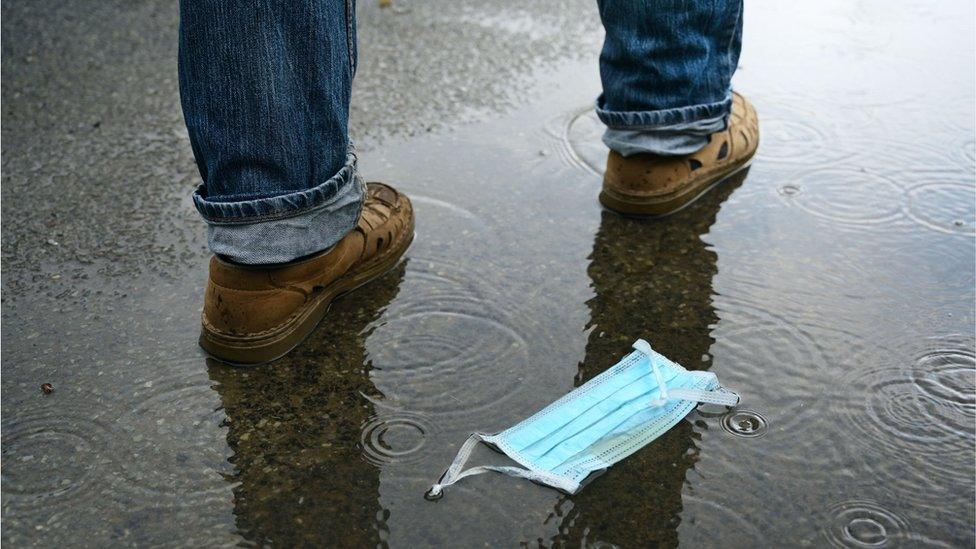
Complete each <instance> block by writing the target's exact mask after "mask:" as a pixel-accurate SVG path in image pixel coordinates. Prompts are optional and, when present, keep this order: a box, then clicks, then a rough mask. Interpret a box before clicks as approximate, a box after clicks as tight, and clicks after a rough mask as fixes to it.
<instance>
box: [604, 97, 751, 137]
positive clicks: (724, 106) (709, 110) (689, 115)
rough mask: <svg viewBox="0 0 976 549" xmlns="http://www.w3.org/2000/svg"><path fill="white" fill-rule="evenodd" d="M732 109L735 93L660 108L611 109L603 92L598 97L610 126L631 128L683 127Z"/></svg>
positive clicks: (724, 113) (663, 128)
mask: <svg viewBox="0 0 976 549" xmlns="http://www.w3.org/2000/svg"><path fill="white" fill-rule="evenodd" d="M731 110H732V93H731V92H729V94H728V96H727V97H726V98H725V99H724V100H722V101H719V102H717V103H704V104H699V105H689V106H687V107H676V108H673V109H661V110H656V111H611V110H607V109H605V108H604V102H603V95H602V94H601V95H600V97H598V98H597V100H596V115H597V116H598V117H599V118H600V121H602V122H603V123H604V124H606V125H607V127H608V128H614V129H627V130H666V129H672V128H673V129H679V128H681V127H683V126H688V125H689V124H691V123H694V122H697V121H699V120H708V119H714V118H717V117H724V116H727V115H728V114H729V112H731Z"/></svg>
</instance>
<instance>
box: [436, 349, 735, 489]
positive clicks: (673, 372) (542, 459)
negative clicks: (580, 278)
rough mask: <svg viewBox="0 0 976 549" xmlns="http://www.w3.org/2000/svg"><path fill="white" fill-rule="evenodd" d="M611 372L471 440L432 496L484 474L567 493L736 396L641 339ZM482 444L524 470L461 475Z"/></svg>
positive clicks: (502, 468) (510, 468)
mask: <svg viewBox="0 0 976 549" xmlns="http://www.w3.org/2000/svg"><path fill="white" fill-rule="evenodd" d="M634 349H636V350H635V351H634V352H632V353H630V354H629V355H627V356H626V357H624V358H623V360H621V361H620V362H618V363H617V364H616V365H614V366H613V367H612V368H610V369H609V370H607V371H606V372H603V373H602V374H600V375H598V376H596V377H595V378H593V379H591V380H590V381H588V382H586V383H585V384H584V385H582V386H580V387H577V388H576V389H575V390H573V391H572V392H571V393H569V394H567V395H565V396H564V397H562V398H560V399H559V400H557V401H556V402H553V403H552V404H550V405H549V406H547V407H546V408H544V409H542V410H541V411H539V412H537V413H536V414H535V415H533V416H532V417H530V418H528V419H526V420H525V421H523V422H521V423H519V424H517V425H515V426H514V427H511V428H509V429H506V430H504V431H502V432H500V433H498V434H494V435H489V434H485V433H474V434H472V435H471V436H470V437H469V438H468V440H467V441H465V442H464V444H463V445H462V446H461V449H460V450H459V451H458V454H457V457H455V458H454V462H453V463H451V466H450V467H448V468H447V470H446V471H445V472H444V474H443V475H441V478H440V479H439V480H438V482H437V483H436V484H434V485H433V486H431V488H430V490H429V491H428V492H427V495H426V497H427V498H428V499H438V498H440V497H441V495H442V494H443V489H444V487H445V486H450V485H451V484H454V483H455V482H457V481H459V480H461V479H462V478H464V477H469V476H472V475H477V474H481V473H484V472H487V471H495V472H498V473H504V474H506V475H509V476H513V477H521V478H525V479H529V480H531V481H533V482H537V483H540V484H544V485H546V486H551V487H553V488H556V489H558V490H561V491H563V492H567V493H569V494H575V493H576V492H578V491H579V490H580V488H581V482H583V480H584V479H586V478H587V477H588V476H590V475H591V474H592V473H594V472H597V471H602V470H604V469H606V468H608V467H610V466H611V465H613V464H615V463H617V462H618V461H620V460H622V459H624V458H625V457H627V456H629V455H631V454H633V453H634V452H636V451H637V450H639V449H641V448H643V447H644V446H645V445H646V444H648V443H649V442H651V441H652V440H654V439H656V438H657V437H659V436H661V435H662V434H664V433H665V432H667V430H668V429H670V428H671V427H673V426H674V425H675V424H676V423H678V422H679V421H681V420H682V419H683V418H684V417H685V416H686V415H688V414H689V413H690V412H691V411H692V410H693V409H694V408H695V407H696V406H698V404H699V403H707V404H717V405H723V406H735V405H736V404H738V403H739V396H738V395H737V394H735V393H733V392H731V391H729V390H726V389H724V388H722V387H721V386H720V385H719V382H718V378H717V377H716V376H715V374H713V373H711V372H696V371H688V370H686V369H684V368H683V367H681V366H680V365H678V364H676V363H674V362H672V361H670V360H668V359H667V358H665V357H664V356H662V355H661V354H659V353H657V352H655V351H654V350H653V349H651V346H650V345H649V344H648V343H647V342H646V341H644V340H643V339H638V340H637V342H635V343H634ZM479 442H484V443H486V444H487V445H489V446H491V447H492V448H494V449H496V450H498V451H500V452H502V453H504V454H505V455H507V456H508V457H510V458H512V459H513V460H515V461H516V462H517V463H518V464H519V465H521V466H522V467H515V466H497V465H482V466H478V467H472V468H471V469H468V470H466V471H462V469H463V467H464V464H465V463H466V462H467V460H468V458H469V457H470V456H471V452H472V451H474V448H475V446H477V445H478V443H479Z"/></svg>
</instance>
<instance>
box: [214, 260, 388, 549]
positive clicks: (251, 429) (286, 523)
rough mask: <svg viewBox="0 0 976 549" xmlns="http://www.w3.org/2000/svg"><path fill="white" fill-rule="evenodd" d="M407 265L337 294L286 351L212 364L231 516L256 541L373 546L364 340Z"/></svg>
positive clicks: (375, 507) (374, 497)
mask: <svg viewBox="0 0 976 549" xmlns="http://www.w3.org/2000/svg"><path fill="white" fill-rule="evenodd" d="M405 269H406V264H405V263H401V264H400V265H399V266H398V267H397V268H395V269H394V270H393V271H391V272H389V273H387V274H386V275H384V276H382V277H380V278H378V279H377V280H376V281H375V282H373V283H372V284H370V285H369V286H368V287H366V288H364V289H362V290H360V291H358V292H356V294H355V299H342V300H339V301H338V302H337V303H336V304H335V307H334V308H333V310H332V312H331V313H330V316H329V320H328V322H326V323H325V324H324V325H322V326H320V327H319V329H317V330H316V331H315V332H313V333H312V335H311V336H310V337H309V339H308V340H307V341H306V342H305V344H303V345H302V346H301V347H299V349H298V350H296V351H295V352H293V353H291V354H290V355H288V357H286V358H285V359H283V360H281V361H278V362H276V363H275V364H274V365H266V366H263V367H259V368H254V369H239V368H232V367H228V366H225V365H221V364H218V363H214V364H212V365H211V367H210V377H211V379H212V380H213V381H214V388H215V389H216V390H217V392H218V393H219V394H220V398H221V401H222V403H223V407H224V411H225V413H226V414H227V423H228V432H227V443H228V444H229V445H230V447H231V449H233V451H234V457H233V458H231V461H232V462H233V464H234V467H235V470H236V473H235V474H234V476H233V477H231V478H230V479H228V480H230V481H232V482H234V483H236V484H237V486H236V487H235V488H234V514H235V515H236V517H237V526H238V528H239V529H240V533H241V535H242V536H243V537H244V538H245V539H247V540H248V541H250V542H255V543H258V544H261V545H266V544H267V545H280V546H296V545H303V544H310V545H314V546H342V547H375V546H376V545H377V544H378V543H379V542H380V539H381V529H382V528H384V525H383V524H382V522H378V521H381V520H382V519H380V518H379V517H378V513H379V512H380V505H379V478H378V469H377V468H376V467H375V466H374V465H372V464H370V463H368V462H367V461H365V460H364V459H363V457H362V455H361V452H360V450H359V442H360V440H359V437H360V429H361V426H362V424H363V423H365V422H366V421H367V420H368V419H369V416H370V415H372V414H373V406H372V405H371V404H370V403H369V401H368V400H366V399H365V398H364V397H363V395H370V394H375V393H376V389H375V388H374V387H373V385H372V383H371V382H370V378H369V369H370V364H369V363H368V362H367V358H366V351H365V348H366V347H365V341H366V337H367V336H368V335H369V333H368V332H367V331H366V330H367V328H368V327H369V325H370V323H372V322H373V321H375V320H376V318H377V317H378V315H379V312H380V311H381V310H382V309H383V308H384V307H386V306H387V305H388V304H389V303H390V301H392V300H393V298H394V297H395V296H396V294H397V291H398V289H399V286H400V281H401V280H402V279H403V275H404V271H405Z"/></svg>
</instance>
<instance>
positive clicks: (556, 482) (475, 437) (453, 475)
mask: <svg viewBox="0 0 976 549" xmlns="http://www.w3.org/2000/svg"><path fill="white" fill-rule="evenodd" d="M488 438H491V437H490V436H489V435H485V434H484V433H473V434H472V435H471V436H469V437H468V440H466V441H464V444H462V445H461V448H460V449H459V450H458V453H457V456H455V457H454V461H453V462H452V463H451V466H450V467H448V468H447V470H446V471H444V474H443V475H441V478H440V479H439V480H438V481H437V482H436V483H434V484H433V485H431V487H430V490H429V491H428V492H427V493H428V494H429V495H430V496H432V497H439V496H440V495H441V494H443V493H444V487H445V486H450V485H452V484H454V483H455V482H457V481H459V480H461V479H463V478H465V477H470V476H473V475H480V474H481V473H487V472H488V471H494V472H496V473H502V474H505V475H508V476H510V477H519V478H524V479H528V480H531V481H534V482H541V483H543V484H547V485H549V486H553V487H555V488H560V489H563V490H566V491H568V492H573V491H575V490H576V488H577V486H576V485H575V484H573V483H569V482H567V481H566V479H563V478H560V477H557V476H555V475H551V474H549V473H546V472H545V471H538V470H531V469H523V468H521V467H512V466H504V465H479V466H478V467H472V468H470V469H468V470H467V471H464V472H462V471H461V469H463V468H464V464H465V463H467V461H468V459H469V458H470V457H471V452H473V451H474V448H475V446H477V445H478V443H479V442H482V441H484V440H486V439H488Z"/></svg>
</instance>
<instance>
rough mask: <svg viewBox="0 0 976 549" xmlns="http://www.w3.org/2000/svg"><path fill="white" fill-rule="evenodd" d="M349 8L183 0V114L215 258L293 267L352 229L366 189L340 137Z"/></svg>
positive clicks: (262, 0)
mask: <svg viewBox="0 0 976 549" xmlns="http://www.w3.org/2000/svg"><path fill="white" fill-rule="evenodd" d="M353 9H354V2H353V0H348V1H346V0H313V1H308V2H287V1H283V0H246V1H242V2H226V1H224V0H182V1H181V2H180V49H179V77H180V96H181V100H182V105H183V115H184V118H185V120H186V126H187V129H188V131H189V135H190V143H191V145H192V147H193V153H194V156H195V157H196V161H197V165H198V167H199V170H200V175H201V176H202V178H203V184H202V185H200V187H199V189H197V192H196V193H194V196H193V200H194V203H195V204H196V207H197V209H198V210H199V212H200V213H201V214H202V215H203V217H204V219H205V220H206V221H207V223H208V225H209V228H208V231H209V234H208V239H209V242H210V247H211V249H212V250H213V252H214V253H215V254H218V255H221V256H224V257H226V258H229V259H231V260H233V261H235V262H238V263H248V264H273V263H282V262H286V261H290V260H292V259H295V258H298V257H301V256H305V255H308V254H311V253H315V252H318V251H320V250H323V249H326V248H328V247H330V246H332V245H333V244H335V243H336V242H337V241H339V239H341V238H342V237H343V236H344V235H345V234H346V233H348V232H349V231H350V230H351V229H352V228H353V226H354V225H355V224H356V220H357V219H358V217H359V211H360V208H361V206H362V201H363V186H362V184H361V183H360V182H359V181H357V179H356V158H355V155H354V154H353V153H352V151H351V150H350V147H349V138H348V136H347V129H348V116H349V96H350V89H351V85H352V77H353V74H354V72H355V63H356V46H355V16H354V11H353Z"/></svg>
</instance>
